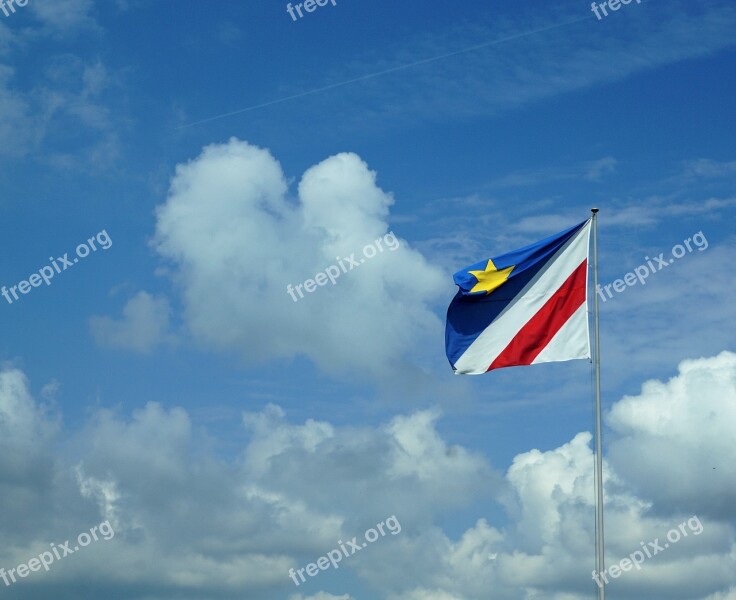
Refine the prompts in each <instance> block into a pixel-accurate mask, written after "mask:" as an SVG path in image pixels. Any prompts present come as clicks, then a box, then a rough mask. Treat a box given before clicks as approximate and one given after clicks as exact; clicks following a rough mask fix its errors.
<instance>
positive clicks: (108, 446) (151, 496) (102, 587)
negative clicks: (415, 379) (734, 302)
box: [0, 353, 736, 600]
mask: <svg viewBox="0 0 736 600" xmlns="http://www.w3.org/2000/svg"><path fill="white" fill-rule="evenodd" d="M734 381H736V355H734V354H732V353H723V354H721V355H719V356H716V357H713V358H709V359H699V360H691V361H685V362H683V363H682V364H681V366H680V373H679V375H678V376H677V377H676V378H674V379H673V380H671V381H669V382H667V383H661V382H654V381H652V382H647V383H646V384H645V385H644V386H643V388H642V393H641V394H640V395H639V396H636V397H634V396H632V397H625V398H624V399H622V400H621V401H620V402H619V403H617V404H616V405H614V408H613V410H612V411H611V413H610V415H609V419H608V420H609V422H610V423H611V425H612V427H613V437H612V441H611V442H610V444H611V453H610V455H609V456H607V457H606V463H605V467H604V468H605V473H606V517H607V524H608V527H607V536H606V549H607V556H608V564H609V565H613V564H615V563H616V562H618V561H620V560H621V559H622V558H625V557H627V556H628V555H629V554H631V553H632V552H634V551H635V550H637V549H639V548H640V542H641V541H643V540H645V541H653V540H655V539H657V538H659V540H660V541H662V540H663V539H664V536H665V533H666V532H667V531H669V530H671V529H674V528H676V527H677V525H678V524H679V523H682V522H684V521H686V520H687V519H689V518H690V517H691V516H692V515H698V516H699V521H700V522H701V523H702V526H703V527H702V531H701V533H700V534H699V535H690V536H688V537H683V538H682V539H681V540H680V541H679V542H677V543H676V544H673V545H672V546H671V547H669V548H668V549H666V550H665V551H662V552H660V553H658V554H657V555H656V556H654V557H652V558H649V559H647V560H646V562H644V563H643V564H642V569H641V570H639V571H637V570H632V571H630V572H625V573H623V574H622V575H621V577H619V578H618V579H617V580H615V584H614V585H615V587H614V585H612V589H611V592H612V593H618V594H621V595H623V596H625V597H627V598H631V599H633V600H645V599H646V600H663V599H665V598H667V599H671V598H692V599H702V600H731V598H732V596H733V588H734V586H735V585H736V571H735V570H734V569H733V565H734V560H735V559H736V542H735V539H734V527H733V514H732V513H727V514H722V515H720V516H719V515H718V514H716V511H714V510H713V499H714V498H719V497H720V498H722V499H723V504H724V505H730V506H733V505H734V499H733V498H732V497H731V496H733V480H734V477H733V471H732V468H731V467H729V465H732V464H733V463H734V462H735V461H736V449H734V447H733V444H731V445H729V444H727V443H724V442H723V441H722V440H723V439H728V438H727V436H728V434H729V431H728V429H729V425H731V424H732V423H733V422H734V418H733V414H732V413H733V402H734V389H733V388H734ZM437 418H438V415H437V414H436V413H434V412H431V411H430V412H426V411H425V412H418V413H415V414H410V415H398V416H396V417H394V418H393V419H391V420H390V421H389V422H387V423H385V424H382V425H380V426H377V427H362V428H356V427H349V426H336V425H334V424H331V423H326V422H318V421H313V420H307V421H306V422H304V423H302V424H293V423H289V422H288V421H287V419H286V415H285V413H284V411H283V410H281V409H280V408H278V407H276V406H269V407H266V408H265V409H264V410H263V411H259V412H254V413H248V414H246V415H245V421H244V423H245V426H246V432H247V437H246V436H244V438H243V454H242V460H238V461H236V463H230V462H226V461H224V460H222V459H221V458H218V457H216V456H214V455H213V454H212V452H211V450H210V445H209V442H208V440H207V437H206V434H205V433H204V432H202V431H200V430H199V429H198V428H196V427H194V426H193V425H192V423H191V421H190V418H189V415H188V414H187V412H186V411H184V410H183V409H181V408H171V409H165V408H164V407H162V406H161V405H159V404H156V403H149V404H147V405H146V406H145V407H143V408H141V409H139V410H136V411H134V412H133V414H132V416H130V417H125V416H122V415H119V414H117V413H115V412H113V411H109V410H101V411H98V412H97V413H95V415H94V416H93V418H91V419H90V420H89V422H88V423H87V424H86V426H85V427H84V429H83V430H82V431H81V432H79V433H78V434H75V435H74V436H73V438H74V442H73V443H71V444H66V445H65V446H66V450H65V451H64V452H62V453H59V452H58V451H57V449H56V448H55V443H54V436H55V434H56V433H57V432H58V424H57V422H56V421H55V420H54V419H49V417H47V416H46V414H45V412H44V410H43V409H42V408H41V407H39V406H38V405H37V404H36V402H35V401H34V400H33V398H32V396H31V395H30V393H29V392H28V382H27V381H26V379H25V377H24V376H23V374H22V373H21V372H20V371H17V370H5V371H3V372H1V373H0V447H1V448H0V449H2V452H0V486H1V487H2V490H0V491H2V494H3V511H2V513H1V514H0V531H1V532H2V535H3V540H4V541H5V544H4V545H3V547H2V548H0V564H1V565H16V564H18V563H20V562H25V561H26V560H28V558H30V557H33V556H34V555H37V554H38V553H39V552H40V551H42V550H43V549H44V548H47V547H48V543H49V542H51V541H55V542H60V541H61V540H64V539H69V538H70V537H71V536H72V535H76V534H77V533H79V532H82V531H85V530H88V529H89V528H90V527H91V526H92V525H95V524H97V523H100V522H101V521H102V520H103V519H104V518H109V519H110V520H111V521H112V522H114V527H115V533H116V535H115V537H114V539H113V540H110V541H109V542H104V543H98V544H96V545H95V547H94V549H89V550H85V551H84V552H82V551H80V552H79V553H78V554H75V556H74V557H73V559H68V560H67V561H66V562H65V564H64V568H63V569H61V568H57V569H52V570H51V571H50V572H49V573H40V574H36V575H35V577H34V578H29V579H28V581H27V582H24V584H25V583H27V584H29V585H28V588H27V589H28V595H27V597H29V598H31V599H34V598H37V597H38V598H40V597H43V595H42V593H43V592H42V591H39V594H41V595H39V594H37V593H36V591H37V590H40V589H41V588H40V587H38V588H37V587H35V586H36V585H38V586H41V585H52V586H53V587H54V589H55V593H57V594H62V595H63V594H64V593H67V592H69V593H71V592H72V591H73V590H78V589H79V588H80V586H85V589H94V590H95V595H96V597H110V596H112V595H118V596H120V597H122V598H127V597H133V596H132V594H139V596H140V593H139V592H140V590H145V589H155V590H158V591H157V592H150V593H149V594H148V596H147V597H150V598H157V599H158V598H161V599H163V598H174V597H176V598H187V599H189V598H192V599H194V598H202V597H208V598H210V597H211V598H233V599H234V598H242V597H248V598H254V599H258V600H261V599H263V600H266V599H270V598H274V597H288V596H291V599H292V600H295V599H297V598H301V599H302V600H335V599H339V598H342V599H345V598H348V599H351V600H352V599H353V598H355V599H357V598H359V597H361V596H360V594H355V593H353V592H352V589H351V592H350V594H347V593H343V595H342V596H341V595H339V594H338V595H335V594H334V593H332V594H329V593H327V592H324V591H321V592H320V591H317V590H310V591H308V592H307V591H302V590H299V592H298V593H296V595H295V590H294V587H293V583H292V581H291V580H290V579H289V577H288V569H289V568H290V567H299V566H303V565H305V564H307V563H309V562H312V561H313V560H315V559H316V558H317V557H319V556H322V555H324V554H325V553H326V552H327V551H329V550H330V549H332V548H334V547H335V545H336V541H337V540H338V539H343V540H344V539H351V538H352V536H356V535H357V536H360V535H362V532H363V531H364V530H365V529H366V528H367V527H371V526H373V525H374V524H375V523H377V522H378V521H379V520H382V519H385V518H387V517H388V516H390V515H391V514H395V515H396V517H397V519H398V521H399V522H400V523H401V526H402V530H401V532H400V534H399V535H396V536H388V537H387V538H386V539H384V540H382V541H380V542H377V543H376V544H375V545H372V546H371V547H370V549H369V550H368V549H367V550H365V551H364V552H361V553H360V555H359V556H355V557H350V560H345V561H343V563H342V565H341V572H340V579H339V581H340V583H341V585H346V586H348V585H351V586H352V585H355V586H358V587H360V585H361V584H360V583H359V582H358V580H362V581H363V582H369V583H370V586H371V590H372V591H371V595H370V597H376V598H378V597H381V598H388V599H390V600H399V599H404V598H409V599H412V600H460V599H462V600H481V599H485V598H487V597H488V593H489V590H492V591H493V597H494V598H498V599H503V600H506V599H508V600H532V599H533V600H542V599H546V598H552V599H553V600H583V599H584V598H587V597H590V595H591V594H592V593H593V591H594V589H595V588H594V585H595V584H594V583H593V582H592V579H591V578H590V575H589V573H590V571H591V570H592V568H593V552H592V550H593V547H594V544H593V537H594V536H593V522H594V518H593V486H592V473H593V468H592V467H593V455H592V452H591V449H590V435H589V434H587V433H581V434H578V435H576V436H574V437H573V438H572V439H571V440H570V441H569V442H568V443H565V444H563V445H561V446H560V447H558V448H552V449H549V450H544V451H542V450H537V449H533V450H530V451H528V452H525V453H522V454H520V455H518V456H517V457H515V459H514V460H513V463H512V465H511V466H510V467H509V469H508V473H507V475H506V485H503V483H502V482H501V481H500V478H499V476H497V475H495V474H494V473H493V472H492V471H491V469H490V467H489V466H488V465H487V463H486V461H485V459H484V458H483V457H482V456H480V455H479V454H477V453H474V452H471V451H470V450H468V449H466V448H461V447H457V446H452V445H450V444H448V443H447V442H446V441H445V440H444V439H443V438H442V436H441V435H440V434H439V433H438V431H437V428H436V426H435V421H436V419H437ZM704 432H705V434H704ZM658 444H661V446H662V447H663V448H664V447H666V452H665V451H664V450H661V449H660V448H659V447H658V446H657V445H658ZM622 449H623V450H622ZM690 455H694V457H693V460H690V459H689V458H688V457H689V456H690ZM715 456H717V457H718V459H719V460H720V461H721V462H722V464H723V465H724V467H725V468H724V469H723V470H720V469H717V470H715V471H713V470H712V469H711V470H710V471H709V472H707V473H706V472H705V471H704V470H701V469H700V467H699V465H698V462H699V461H701V460H706V457H715ZM678 461H679V462H678ZM680 463H683V464H680ZM660 472H661V473H666V474H668V476H667V477H662V476H660V475H659V474H658V473H660ZM648 478H650V479H651V481H649V479H648ZM658 486H659V487H661V489H662V492H661V494H653V493H652V490H655V491H656V490H657V489H658ZM685 488H688V489H689V490H693V491H695V492H697V493H689V492H688V491H687V490H686V489H685ZM494 493H495V494H498V493H501V494H502V497H503V499H504V506H505V507H506V510H507V514H508V517H509V519H508V522H507V523H505V524H497V525H496V524H493V523H491V522H490V519H486V518H479V519H477V521H476V522H475V524H473V525H472V526H470V527H467V528H465V529H464V530H461V531H460V532H459V534H457V535H452V536H451V535H449V534H448V533H446V532H445V531H443V529H442V528H441V527H440V525H439V523H440V522H441V521H442V520H443V519H444V517H445V515H447V514H448V511H450V510H452V509H454V508H457V507H458V506H460V504H468V503H473V505H476V504H477V502H478V501H479V500H486V501H490V500H491V499H492V496H493V494H494ZM47 505H54V506H55V507H56V509H55V510H54V511H53V512H50V511H44V508H43V507H44V506H47ZM691 531H692V530H691ZM342 569H344V570H342ZM330 575H334V573H327V572H326V573H323V574H322V577H323V578H324V580H323V582H319V583H320V584H321V585H324V586H326V587H327V586H331V585H333V584H334V582H335V581H336V580H335V579H330ZM356 578H357V579H356ZM34 582H37V583H34ZM315 583H316V582H315ZM129 585H134V586H135V590H137V591H135V592H130V593H128V592H126V591H125V589H126V588H127V587H128V586H129ZM614 590H615V592H614ZM729 590H730V591H729ZM341 593H342V591H341ZM126 594H128V595H126Z"/></svg>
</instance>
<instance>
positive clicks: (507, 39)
mask: <svg viewBox="0 0 736 600" xmlns="http://www.w3.org/2000/svg"><path fill="white" fill-rule="evenodd" d="M588 18H589V17H580V18H578V19H573V20H572V21H565V22H564V23H556V24H554V25H548V26H547V27H541V28H540V29H533V30H531V31H525V32H523V33H517V34H515V35H510V36H508V37H504V38H500V39H498V40H493V41H490V42H484V43H482V44H476V45H475V46H469V47H467V48H463V49H462V50H455V51H454V52H449V53H448V54H442V55H440V56H433V57H431V58H424V59H422V60H418V61H416V62H413V63H409V64H406V65H399V66H398V67H392V68H390V69H385V70H383V71H377V72H375V73H369V74H367V75H362V76H361V77H355V78H353V79H348V80H346V81H341V82H340V83H333V84H332V85H326V86H324V87H320V88H316V89H313V90H309V91H307V92H301V93H299V94H293V95H292V96H285V97H284V98H278V99H276V100H270V101H269V102H264V103H262V104H255V105H253V106H248V107H246V108H240V109H238V110H233V111H231V112H227V113H222V114H220V115H215V116H214V117H208V118H206V119H202V120H200V121H194V122H193V123H188V124H186V125H180V126H179V127H177V129H185V128H187V127H194V126H195V125H201V124H202V123H209V122H210V121H216V120H218V119H224V118H225V117H232V116H233V115H239V114H240V113H244V112H249V111H252V110H257V109H259V108H265V107H266V106H273V105H274V104H281V103H282V102H288V101H289V100H296V99H297V98H304V97H305V96H311V95H312V94H318V93H320V92H326V91H327V90H334V89H335V88H339V87H342V86H344V85H349V84H351V83H356V82H358V81H365V80H366V79H373V78H374V77H379V76H380V75H386V74H388V73H395V72H396V71H403V70H405V69H411V68H413V67H417V66H419V65H426V64H427V63H431V62H435V61H438V60H444V59H445V58H450V57H451V56H457V55H458V54H464V53H466V52H472V51H473V50H479V49H480V48H487V47H488V46H496V45H498V44H502V43H504V42H510V41H512V40H518V39H520V38H524V37H528V36H530V35H535V34H537V33H542V32H544V31H549V30H550V29H557V28H558V27H565V26H567V25H572V24H574V23H579V22H580V21H583V20H587V19H588Z"/></svg>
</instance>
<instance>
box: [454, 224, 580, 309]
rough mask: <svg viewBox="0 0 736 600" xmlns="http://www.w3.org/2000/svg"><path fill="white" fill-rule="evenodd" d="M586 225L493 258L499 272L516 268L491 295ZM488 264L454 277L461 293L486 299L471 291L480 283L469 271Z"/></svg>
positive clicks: (482, 265) (483, 265)
mask: <svg viewBox="0 0 736 600" xmlns="http://www.w3.org/2000/svg"><path fill="white" fill-rule="evenodd" d="M586 223H587V220H586V221H583V222H582V223H578V224H577V225H574V226H573V227H570V229H566V230H565V231H561V232H560V233H556V234H555V235H552V236H550V237H548V238H545V239H543V240H541V241H539V242H535V243H534V244H529V245H528V246H524V247H523V248H519V249H518V250H512V251H511V252H507V253H506V254H500V255H499V256H496V257H495V258H491V260H492V261H493V264H494V265H495V266H496V269H497V270H498V271H501V270H502V269H507V268H508V267H514V269H513V270H512V271H511V273H510V274H509V278H508V280H507V281H506V283H504V284H503V285H502V286H501V287H500V288H498V289H497V290H494V291H493V292H492V293H491V294H490V295H493V294H496V293H498V292H499V291H500V290H501V289H503V288H504V287H505V286H507V285H509V283H510V282H511V281H512V280H513V279H515V278H517V277H519V276H520V275H522V274H523V273H524V272H525V271H526V270H527V269H530V268H532V267H534V266H535V265H537V264H538V263H539V262H540V261H541V262H544V261H545V259H547V258H549V257H550V256H551V255H552V254H554V253H555V252H557V250H559V249H560V248H561V247H562V246H563V245H564V244H565V242H567V240H569V239H570V238H571V237H572V236H574V235H575V234H576V233H577V232H578V230H579V229H580V228H581V227H582V226H583V225H585V224H586ZM487 264H488V259H486V260H482V261H479V262H477V263H475V264H473V265H471V266H469V267H467V268H465V269H462V270H461V271H458V272H457V273H455V274H454V275H453V277H452V278H453V280H454V281H455V284H456V285H457V286H458V287H459V288H460V290H459V293H461V294H463V295H465V296H472V297H485V296H487V295H488V294H487V293H486V292H485V291H479V292H471V291H470V290H471V289H473V287H475V285H476V284H477V283H478V280H477V279H476V278H475V277H474V276H473V275H471V274H470V273H469V271H483V270H484V269H485V268H486V265H487Z"/></svg>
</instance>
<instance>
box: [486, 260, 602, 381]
mask: <svg viewBox="0 0 736 600" xmlns="http://www.w3.org/2000/svg"><path fill="white" fill-rule="evenodd" d="M587 269H588V259H587V258H586V259H585V260H584V261H583V262H582V263H580V266H578V268H577V269H575V270H574V271H573V272H572V273H571V274H570V276H569V277H568V278H567V279H566V280H565V283H563V284H562V285H561V286H560V289H558V290H557V291H556V292H555V293H554V295H553V296H552V297H551V298H550V299H549V300H547V302H545V303H544V306H542V308H540V309H539V312H537V314H536V315H534V316H533V317H532V318H531V319H529V321H528V322H527V323H526V325H524V327H522V328H521V329H520V330H519V332H518V333H517V334H516V335H515V336H514V339H512V340H511V341H510V342H509V345H508V346H506V347H505V348H504V349H503V352H501V354H499V355H498V356H497V357H496V360H494V361H493V363H491V366H490V367H488V371H491V370H492V369H500V368H503V367H514V366H517V365H530V364H532V361H533V360H534V359H535V358H536V357H537V356H538V355H539V353H540V352H541V351H542V350H544V348H545V346H546V345H547V344H549V342H550V341H551V340H552V338H553V337H554V336H555V335H556V334H557V332H558V331H559V330H560V329H561V328H562V326H563V325H564V324H565V323H567V321H568V319H569V318H570V317H572V315H573V314H574V313H575V311H576V310H577V309H578V308H580V306H581V305H582V304H583V302H585V294H586V283H587V278H586V274H587Z"/></svg>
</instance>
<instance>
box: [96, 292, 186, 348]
mask: <svg viewBox="0 0 736 600" xmlns="http://www.w3.org/2000/svg"><path fill="white" fill-rule="evenodd" d="M170 315H171V308H170V306H169V302H168V300H167V299H166V298H163V297H160V296H159V297H157V296H153V295H151V294H149V293H148V292H145V291H141V292H138V293H137V294H136V295H135V296H133V297H132V298H131V299H130V300H129V301H128V302H127V304H126V305H125V307H124V308H123V317H122V319H120V320H115V319H111V318H110V317H101V316H93V317H90V319H89V326H90V329H91V331H92V335H93V336H94V338H95V341H96V342H97V343H98V344H100V345H101V346H108V347H112V348H123V349H126V350H133V351H134V352H141V353H144V354H146V353H150V352H151V351H152V350H153V349H155V348H156V347H158V346H159V345H161V344H165V343H172V342H173V341H174V339H175V338H174V337H173V336H172V334H171V333H170V332H169V328H170V323H169V319H170Z"/></svg>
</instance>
